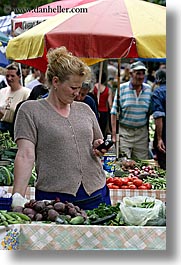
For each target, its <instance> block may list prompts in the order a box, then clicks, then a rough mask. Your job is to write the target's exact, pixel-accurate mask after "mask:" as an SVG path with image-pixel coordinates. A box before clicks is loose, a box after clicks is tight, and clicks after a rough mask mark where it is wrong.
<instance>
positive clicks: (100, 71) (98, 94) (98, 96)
mask: <svg viewBox="0 0 181 265" xmlns="http://www.w3.org/2000/svg"><path fill="white" fill-rule="evenodd" d="M102 69H103V61H102V62H100V69H99V82H98V91H97V102H98V104H99V98H100V86H101V78H102Z"/></svg>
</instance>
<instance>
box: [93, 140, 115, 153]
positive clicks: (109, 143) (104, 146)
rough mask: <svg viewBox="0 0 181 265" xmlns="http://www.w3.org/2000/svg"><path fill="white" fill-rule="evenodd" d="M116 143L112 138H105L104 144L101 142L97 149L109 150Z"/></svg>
mask: <svg viewBox="0 0 181 265" xmlns="http://www.w3.org/2000/svg"><path fill="white" fill-rule="evenodd" d="M113 144H114V142H113V141H112V140H109V141H108V140H105V141H104V142H103V143H102V144H100V145H99V146H98V147H97V148H96V149H97V150H99V151H101V150H102V149H105V150H107V151H108V149H109V148H110V147H111V146H112V145H113Z"/></svg>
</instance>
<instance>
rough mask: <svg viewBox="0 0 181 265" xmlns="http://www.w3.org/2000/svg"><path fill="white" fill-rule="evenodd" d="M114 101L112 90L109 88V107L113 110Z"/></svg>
mask: <svg viewBox="0 0 181 265" xmlns="http://www.w3.org/2000/svg"><path fill="white" fill-rule="evenodd" d="M112 103H113V96H112V90H111V89H110V88H109V95H108V104H109V109H110V110H111V108H112Z"/></svg>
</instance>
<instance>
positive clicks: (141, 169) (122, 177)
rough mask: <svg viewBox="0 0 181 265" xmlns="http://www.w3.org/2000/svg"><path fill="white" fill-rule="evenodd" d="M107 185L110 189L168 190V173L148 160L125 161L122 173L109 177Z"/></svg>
mask: <svg viewBox="0 0 181 265" xmlns="http://www.w3.org/2000/svg"><path fill="white" fill-rule="evenodd" d="M120 172H121V173H120ZM118 173H119V174H118ZM106 183H107V186H108V188H109V189H139V190H151V189H152V190H166V171H165V170H162V169H160V168H159V167H156V166H153V165H150V164H149V161H148V160H139V161H137V162H136V161H134V160H123V161H122V163H121V171H115V176H113V177H112V176H111V177H110V176H108V177H107V179H106Z"/></svg>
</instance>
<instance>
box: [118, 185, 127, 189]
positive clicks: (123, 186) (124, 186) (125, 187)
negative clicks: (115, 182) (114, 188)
mask: <svg viewBox="0 0 181 265" xmlns="http://www.w3.org/2000/svg"><path fill="white" fill-rule="evenodd" d="M120 189H129V186H128V185H122V186H121V187H120Z"/></svg>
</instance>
